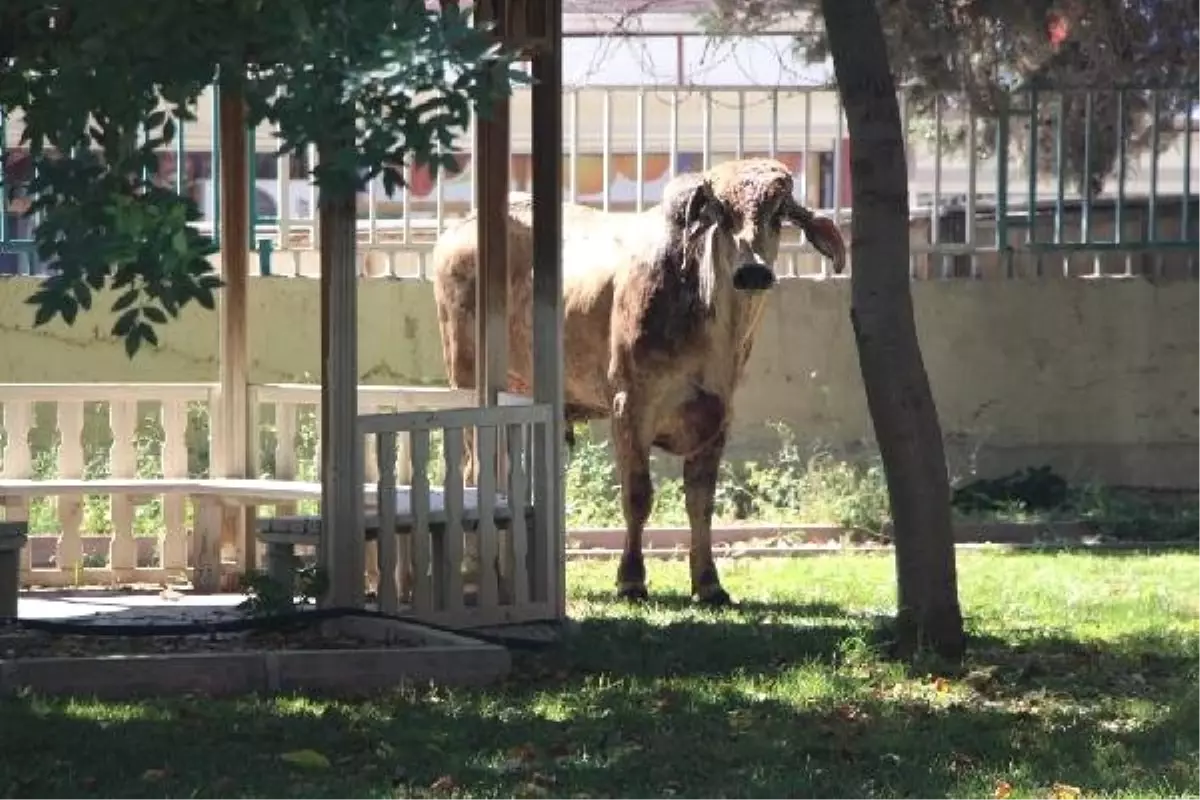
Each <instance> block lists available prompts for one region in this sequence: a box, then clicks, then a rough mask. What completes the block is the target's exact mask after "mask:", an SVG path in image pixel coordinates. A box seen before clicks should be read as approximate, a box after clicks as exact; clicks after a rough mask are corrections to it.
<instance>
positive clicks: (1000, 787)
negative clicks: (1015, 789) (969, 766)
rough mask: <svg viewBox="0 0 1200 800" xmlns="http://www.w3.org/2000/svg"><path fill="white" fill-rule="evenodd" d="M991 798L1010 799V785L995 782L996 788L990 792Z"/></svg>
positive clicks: (1006, 782)
mask: <svg viewBox="0 0 1200 800" xmlns="http://www.w3.org/2000/svg"><path fill="white" fill-rule="evenodd" d="M992 797H994V798H996V800H1008V798H1010V797H1012V784H1011V783H1009V782H1008V781H996V788H995V789H994V790H993V791H992Z"/></svg>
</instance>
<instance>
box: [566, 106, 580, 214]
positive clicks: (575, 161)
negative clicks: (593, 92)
mask: <svg viewBox="0 0 1200 800" xmlns="http://www.w3.org/2000/svg"><path fill="white" fill-rule="evenodd" d="M569 108H570V119H569V120H568V125H569V126H570V142H569V144H568V150H567V152H568V155H567V159H568V163H569V164H570V166H571V170H570V173H569V174H568V175H567V198H568V199H569V200H570V201H571V202H572V203H578V202H579V91H578V90H576V89H572V90H571V94H570V104H569Z"/></svg>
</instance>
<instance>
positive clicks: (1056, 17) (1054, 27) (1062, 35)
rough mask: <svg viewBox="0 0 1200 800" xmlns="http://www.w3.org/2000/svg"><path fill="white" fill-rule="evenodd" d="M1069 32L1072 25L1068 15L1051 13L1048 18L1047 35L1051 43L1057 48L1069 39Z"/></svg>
mask: <svg viewBox="0 0 1200 800" xmlns="http://www.w3.org/2000/svg"><path fill="white" fill-rule="evenodd" d="M1069 32H1070V25H1069V24H1068V22H1067V18H1066V17H1064V16H1063V15H1062V14H1053V13H1052V14H1050V18H1049V19H1048V20H1046V37H1047V38H1048V39H1049V40H1050V44H1051V45H1053V46H1054V47H1055V48H1056V49H1057V48H1058V46H1059V45H1060V44H1062V43H1063V42H1065V41H1066V40H1067V34H1068V33H1069Z"/></svg>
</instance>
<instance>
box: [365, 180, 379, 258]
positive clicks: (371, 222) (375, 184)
mask: <svg viewBox="0 0 1200 800" xmlns="http://www.w3.org/2000/svg"><path fill="white" fill-rule="evenodd" d="M378 236H379V181H378V180H372V181H371V182H370V183H368V184H367V244H369V245H370V244H379V239H378V238H377V237H378Z"/></svg>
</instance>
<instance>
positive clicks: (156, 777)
mask: <svg viewBox="0 0 1200 800" xmlns="http://www.w3.org/2000/svg"><path fill="white" fill-rule="evenodd" d="M165 777H167V771H166V770H165V769H148V770H146V771H145V772H143V773H142V780H144V781H161V780H162V779H163V778H165Z"/></svg>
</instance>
